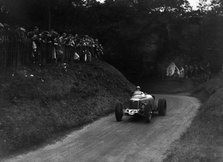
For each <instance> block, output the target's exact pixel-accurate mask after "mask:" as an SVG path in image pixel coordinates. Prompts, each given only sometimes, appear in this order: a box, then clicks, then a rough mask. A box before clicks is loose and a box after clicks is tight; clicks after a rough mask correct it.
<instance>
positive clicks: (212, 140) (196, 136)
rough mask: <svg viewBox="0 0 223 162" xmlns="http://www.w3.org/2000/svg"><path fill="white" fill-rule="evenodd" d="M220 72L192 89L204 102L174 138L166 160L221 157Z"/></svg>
mask: <svg viewBox="0 0 223 162" xmlns="http://www.w3.org/2000/svg"><path fill="white" fill-rule="evenodd" d="M222 81H223V74H222V73H221V74H218V75H216V76H215V77H213V78H212V79H211V80H210V81H208V82H206V83H204V84H201V85H200V86H199V87H197V88H196V89H195V91H194V93H193V95H194V96H196V97H198V98H200V100H201V101H202V102H203V105H202V106H201V107H200V110H199V112H198V114H197V116H196V117H195V118H194V120H193V122H192V124H191V126H190V127H189V128H188V130H187V132H186V133H185V134H184V135H183V136H182V137H181V139H180V140H178V141H176V142H175V143H174V144H173V146H172V149H171V150H169V156H168V158H167V159H165V160H164V161H165V162H172V161H182V162H187V161H216V162H218V161H219V162H220V161H223V156H222V155H223V137H222V134H223V127H222V123H223V118H222V116H223V108H222V104H223V82H222Z"/></svg>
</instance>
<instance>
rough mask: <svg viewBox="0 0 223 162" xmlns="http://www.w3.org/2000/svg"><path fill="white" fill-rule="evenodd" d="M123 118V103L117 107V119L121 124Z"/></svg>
mask: <svg viewBox="0 0 223 162" xmlns="http://www.w3.org/2000/svg"><path fill="white" fill-rule="evenodd" d="M122 117H123V106H122V104H121V103H117V104H116V106H115V118H116V120H117V121H118V122H119V121H122Z"/></svg>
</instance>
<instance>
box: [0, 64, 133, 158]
mask: <svg viewBox="0 0 223 162" xmlns="http://www.w3.org/2000/svg"><path fill="white" fill-rule="evenodd" d="M132 88H133V85H132V84H131V83H130V82H128V81H127V80H126V78H125V77H124V76H122V74H121V73H119V72H118V71H117V70H116V69H115V68H113V67H112V66H110V65H108V64H106V63H103V62H99V61H98V62H95V63H92V64H82V63H76V64H73V65H66V66H62V65H61V66H51V67H45V68H32V69H31V68H21V69H17V70H8V71H6V72H4V73H1V74H0V154H1V155H0V156H1V157H2V156H5V155H8V154H12V153H15V152H17V151H21V150H24V148H26V149H27V148H30V147H32V146H34V145H39V144H41V143H43V142H45V141H47V140H48V139H50V138H52V137H53V136H55V134H59V133H61V132H65V131H67V130H72V129H74V128H77V127H79V126H81V125H83V124H86V123H89V122H91V121H93V120H96V119H97V118H99V117H101V116H104V115H106V114H108V113H110V112H112V111H113V109H114V107H113V106H114V104H115V103H116V102H117V101H121V102H124V101H125V100H126V99H128V97H129V94H130V92H131V91H132V90H133V89H132Z"/></svg>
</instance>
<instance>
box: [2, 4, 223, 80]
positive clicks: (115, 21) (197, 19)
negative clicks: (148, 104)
mask: <svg viewBox="0 0 223 162" xmlns="http://www.w3.org/2000/svg"><path fill="white" fill-rule="evenodd" d="M2 1H3V2H5V4H6V6H7V7H8V9H9V13H10V16H8V18H7V19H5V22H10V21H11V22H13V23H14V24H15V23H16V24H22V25H24V26H26V27H27V28H31V27H33V26H35V25H37V26H39V27H40V28H42V29H47V28H52V29H54V30H57V31H59V32H69V33H73V34H75V33H80V34H89V35H92V36H93V37H97V38H99V40H100V42H102V44H103V46H104V51H105V60H106V61H108V62H109V63H111V64H113V65H115V66H116V67H117V68H119V69H120V70H121V71H122V72H124V73H125V74H126V75H128V76H130V77H132V76H136V77H138V76H140V75H141V76H143V75H144V74H142V73H141V72H142V71H144V72H145V74H151V71H153V70H152V69H154V67H156V66H157V64H160V63H161V62H162V61H163V60H171V59H173V58H174V57H176V55H184V57H185V58H188V59H187V60H186V61H185V63H187V62H196V59H197V60H200V59H204V62H205V61H206V62H207V61H209V60H210V59H212V58H211V56H210V52H208V51H210V50H207V48H208V47H210V46H212V49H217V47H220V44H219V43H217V44H215V43H214V42H215V40H218V42H220V40H221V39H222V38H221V34H219V33H221V19H222V18H221V16H218V15H220V14H221V13H222V6H223V5H222V3H223V1H221V0H213V1H212V3H210V4H208V3H207V2H206V1H205V0H204V1H201V2H202V3H200V4H199V6H198V10H197V11H192V9H191V7H190V5H189V3H188V1H187V0H151V1H147V0H115V1H113V0H106V1H105V3H103V4H101V3H98V2H97V1H95V0H88V1H82V0H63V1H62V0H50V1H44V0H33V1H28V0H7V1H6V0H2ZM12 4H13V5H12ZM207 9H210V10H207ZM211 25H212V26H211ZM218 49H219V48H218ZM216 51H217V50H215V51H212V53H215V54H216V55H217V58H219V57H220V56H219V54H220V51H221V50H220V49H219V50H218V51H219V52H216ZM206 58H208V59H206ZM205 59H206V60H205ZM193 60H195V61H193ZM218 60H219V59H218ZM123 62H125V64H122V63H123ZM211 62H212V64H215V60H211ZM219 62H220V61H219ZM218 67H219V63H217V67H216V69H217V68H218ZM136 74H138V75H136Z"/></svg>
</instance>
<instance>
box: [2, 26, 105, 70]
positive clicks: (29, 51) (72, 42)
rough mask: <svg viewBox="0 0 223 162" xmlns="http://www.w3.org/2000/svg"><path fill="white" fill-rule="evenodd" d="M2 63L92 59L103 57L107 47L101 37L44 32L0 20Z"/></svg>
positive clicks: (37, 62) (66, 61) (61, 61)
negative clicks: (104, 48)
mask: <svg viewBox="0 0 223 162" xmlns="http://www.w3.org/2000/svg"><path fill="white" fill-rule="evenodd" d="M0 48H1V50H0V59H1V60H2V61H1V65H5V66H12V65H15V66H17V65H20V64H27V63H32V64H37V65H45V64H48V63H68V62H79V61H80V62H91V61H92V59H100V58H102V55H103V47H102V45H101V44H100V43H99V41H98V39H93V38H92V37H90V36H88V35H82V36H80V35H78V34H75V35H72V34H68V33H62V34H59V33H58V32H56V31H54V30H50V31H41V30H40V29H39V28H38V27H35V28H34V29H33V30H31V31H27V30H26V29H25V28H23V27H18V26H16V27H10V26H9V25H7V24H2V23H0Z"/></svg>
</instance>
